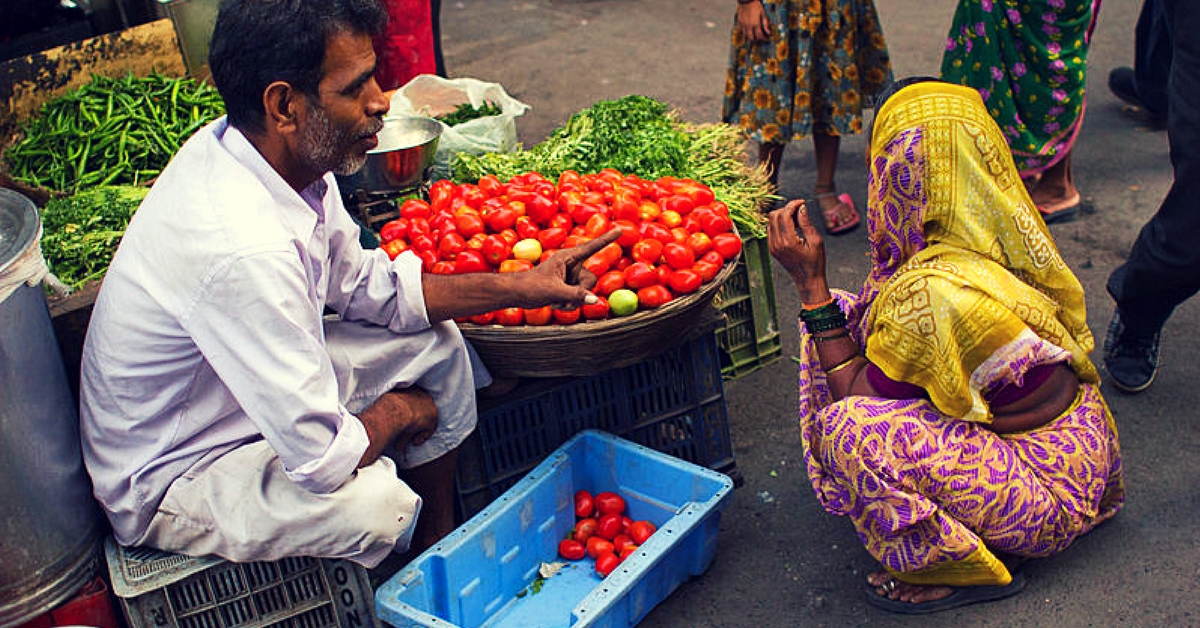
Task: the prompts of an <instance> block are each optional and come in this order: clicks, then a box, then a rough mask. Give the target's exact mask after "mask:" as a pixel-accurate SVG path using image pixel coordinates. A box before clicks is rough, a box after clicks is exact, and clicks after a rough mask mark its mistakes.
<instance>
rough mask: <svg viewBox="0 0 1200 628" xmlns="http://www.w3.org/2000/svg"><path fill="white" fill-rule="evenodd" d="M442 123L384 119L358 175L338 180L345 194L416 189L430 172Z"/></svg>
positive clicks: (410, 119)
mask: <svg viewBox="0 0 1200 628" xmlns="http://www.w3.org/2000/svg"><path fill="white" fill-rule="evenodd" d="M442 128H443V127H442V123H441V122H438V121H437V120H434V119H433V118H422V117H417V116H412V117H396V118H385V119H384V121H383V130H382V131H380V132H379V135H378V138H379V145H378V146H376V147H375V148H374V149H373V150H371V151H369V152H368V153H367V162H366V164H364V165H363V167H362V169H360V170H359V171H358V172H356V173H354V174H352V175H347V176H344V177H339V180H338V185H339V186H340V187H341V188H342V191H343V192H345V193H350V194H353V193H355V192H360V191H361V192H366V193H368V194H380V193H388V192H391V193H400V192H408V191H411V190H414V189H416V188H418V187H420V186H421V185H422V184H423V183H425V180H426V179H427V178H428V176H429V173H430V172H431V171H432V169H433V158H434V156H435V155H436V154H437V144H438V138H439V137H440V136H441V134H442Z"/></svg>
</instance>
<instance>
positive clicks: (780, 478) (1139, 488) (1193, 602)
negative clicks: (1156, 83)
mask: <svg viewBox="0 0 1200 628" xmlns="http://www.w3.org/2000/svg"><path fill="white" fill-rule="evenodd" d="M876 2H877V3H878V7H879V10H880V13H881V15H882V19H883V26H884V32H885V36H886V37H887V39H888V43H889V46H890V49H891V53H892V55H893V62H894V66H895V69H896V73H897V75H898V76H907V75H914V74H936V72H937V69H938V64H939V61H940V55H941V47H942V42H943V41H944V38H945V34H946V31H947V29H948V27H949V23H950V18H951V15H952V13H953V10H954V5H955V2H954V1H953V0H921V1H908V2H901V1H900V0H876ZM1138 8H1139V3H1138V2H1137V1H1136V0H1105V2H1104V6H1103V10H1102V12H1101V15H1100V19H1099V24H1098V26H1097V29H1096V32H1095V36H1094V43H1093V46H1092V51H1091V58H1090V62H1089V63H1090V72H1089V90H1090V93H1089V96H1090V97H1089V101H1088V106H1089V109H1088V113H1087V118H1086V121H1085V124H1084V128H1083V130H1082V134H1081V137H1080V139H1079V142H1078V144H1077V155H1076V158H1075V170H1076V177H1077V178H1078V184H1079V186H1080V187H1081V188H1082V190H1083V192H1084V195H1085V198H1086V199H1087V200H1088V201H1090V202H1091V204H1092V206H1093V208H1094V211H1092V212H1091V213H1089V214H1087V215H1085V216H1083V217H1082V218H1081V219H1079V220H1077V221H1075V222H1073V223H1068V224H1063V225H1054V226H1053V227H1052V231H1053V233H1054V234H1055V236H1056V238H1057V239H1058V243H1059V246H1060V248H1061V250H1062V251H1063V254H1064V256H1065V257H1066V259H1067V261H1068V263H1069V264H1070V265H1071V266H1072V268H1073V269H1074V270H1075V271H1076V273H1077V274H1078V275H1079V277H1080V279H1081V281H1082V282H1083V283H1084V286H1085V288H1086V289H1087V290H1088V313H1089V322H1090V326H1091V328H1092V331H1093V333H1094V335H1095V336H1096V338H1097V345H1100V344H1101V343H1102V342H1103V335H1104V329H1105V327H1106V326H1107V324H1108V321H1109V318H1110V316H1111V309H1112V304H1111V302H1110V301H1109V299H1108V297H1107V295H1106V294H1105V292H1104V288H1103V286H1104V280H1105V278H1106V277H1107V274H1108V272H1109V271H1110V270H1111V269H1112V268H1113V267H1114V266H1115V265H1116V264H1117V263H1119V261H1120V260H1121V259H1122V258H1123V256H1124V255H1125V254H1126V252H1127V250H1128V247H1129V245H1130V243H1131V242H1132V241H1133V238H1134V236H1135V235H1136V232H1137V228H1138V227H1139V226H1140V225H1141V224H1142V222H1143V221H1145V220H1146V219H1147V218H1148V217H1149V216H1150V215H1151V214H1152V213H1153V211H1154V210H1155V208H1156V207H1157V204H1158V202H1159V200H1160V199H1161V198H1162V196H1163V195H1164V194H1165V192H1166V190H1167V187H1168V186H1169V184H1170V178H1171V173H1170V167H1169V162H1168V155H1167V142H1166V137H1165V135H1164V134H1163V133H1162V132H1155V131H1152V130H1148V129H1145V128H1141V127H1139V126H1138V125H1137V124H1136V123H1134V122H1131V121H1130V120H1129V119H1128V118H1126V117H1125V116H1123V115H1122V114H1121V113H1120V111H1119V105H1118V101H1117V100H1116V99H1115V98H1114V97H1113V96H1112V95H1111V94H1110V93H1109V92H1108V89H1107V87H1106V82H1105V81H1106V78H1107V75H1108V71H1109V70H1110V69H1111V68H1113V67H1116V66H1119V65H1125V64H1128V63H1129V60H1130V59H1131V58H1132V51H1133V24H1134V22H1135V21H1136V17H1137V11H1138ZM733 13H734V1H733V0H696V1H692V2H685V1H680V0H443V8H442V28H443V38H444V39H443V43H444V47H445V57H446V62H447V66H448V69H449V72H450V74H451V76H470V77H474V78H479V79H482V80H487V81H495V82H499V83H501V84H502V85H504V86H505V88H506V89H507V90H508V91H509V93H510V94H512V95H513V96H515V97H516V98H518V99H520V100H522V101H524V102H526V103H528V104H530V105H531V106H532V108H531V110H530V111H529V112H528V113H527V114H525V116H523V117H521V118H519V119H518V123H517V127H518V133H519V136H520V139H521V141H522V142H524V143H526V144H527V145H531V144H534V143H537V142H538V141H540V140H542V139H543V138H545V137H546V135H547V134H548V133H549V132H550V131H551V130H553V129H554V128H556V127H557V126H559V125H561V124H562V123H563V122H565V121H566V119H567V118H568V117H569V116H570V115H571V114H572V113H574V112H575V111H578V110H580V109H582V108H585V107H587V106H589V105H591V104H592V103H594V102H595V101H597V100H600V99H611V98H619V97H621V96H625V95H628V94H631V93H640V94H645V95H647V96H651V97H654V98H658V99H660V100H663V101H665V102H668V103H670V104H671V105H673V106H674V107H676V108H678V109H679V110H680V112H681V113H682V114H683V116H684V117H685V118H686V119H689V120H694V121H713V120H716V119H717V117H718V116H719V114H720V106H721V91H722V88H723V81H724V72H725V65H726V59H727V55H728V46H729V43H728V41H729V39H728V38H729V30H730V27H731V24H732V19H733ZM864 141H865V140H864V138H862V137H861V136H856V137H852V138H848V139H847V140H846V141H845V142H844V143H843V152H842V159H841V164H842V165H841V168H840V170H839V173H838V183H839V185H840V187H841V188H842V189H843V190H846V191H850V192H851V193H852V194H853V195H854V197H855V198H856V199H857V200H858V202H859V204H860V206H861V205H862V203H863V196H864V191H865V188H866V174H865V171H864V169H863V168H862V166H861V164H862V163H863V150H864ZM813 176H814V166H813V160H812V151H811V143H808V142H802V143H798V144H795V145H793V146H792V147H790V148H789V149H788V151H787V153H786V156H785V163H784V169H783V172H782V188H783V193H784V194H785V195H786V196H792V197H794V196H803V195H805V194H809V195H810V196H811V190H812V183H813ZM828 248H829V250H830V261H829V268H830V273H831V281H832V283H833V284H835V285H837V286H840V287H847V288H857V286H858V285H859V284H860V282H861V280H862V278H863V277H864V276H865V273H866V271H867V260H866V259H865V257H864V253H865V252H866V250H867V247H866V238H865V235H864V231H863V230H862V229H859V230H858V231H856V232H855V233H854V234H851V235H847V236H844V237H840V238H836V239H832V240H831V241H829V242H828ZM775 273H776V274H775V282H776V287H777V290H776V294H777V300H778V307H779V312H780V321H779V322H780V325H781V327H782V332H783V339H784V343H785V346H784V355H785V356H790V355H793V354H794V353H795V343H796V342H797V332H796V329H795V322H794V321H795V318H794V316H795V312H796V311H797V309H798V303H797V301H796V299H795V297H794V295H793V294H792V293H791V291H790V285H789V283H788V282H787V278H786V276H784V275H783V274H782V272H781V271H780V270H779V268H778V267H776V268H775ZM1198 324H1200V306H1198V304H1197V303H1187V304H1185V305H1184V306H1182V307H1181V308H1180V310H1179V311H1178V312H1177V314H1176V316H1175V317H1174V319H1172V321H1171V322H1170V323H1169V324H1168V326H1167V328H1166V330H1165V332H1164V338H1163V351H1162V360H1163V363H1164V368H1163V370H1162V371H1161V372H1160V374H1159V378H1158V381H1157V382H1156V383H1155V384H1154V386H1153V388H1151V390H1150V391H1148V392H1147V393H1145V394H1143V395H1140V396H1136V397H1129V396H1123V395H1121V394H1119V393H1117V392H1116V391H1115V390H1113V389H1111V388H1107V387H1106V391H1107V395H1108V400H1109V403H1110V405H1111V406H1112V408H1113V411H1114V412H1115V414H1116V417H1117V421H1118V424H1119V425H1120V428H1121V430H1122V434H1121V435H1122V446H1123V448H1124V456H1125V458H1124V460H1125V468H1126V477H1127V482H1128V503H1127V505H1126V508H1125V510H1124V511H1123V512H1122V513H1121V514H1120V515H1118V517H1117V518H1116V519H1114V520H1113V521H1111V522H1110V523H1108V524H1106V525H1104V526H1102V527H1101V528H1100V529H1099V530H1097V531H1095V532H1094V533H1092V534H1091V535H1089V536H1088V537H1086V538H1084V539H1082V540H1081V541H1080V542H1078V543H1077V544H1076V545H1075V546H1074V547H1072V548H1071V549H1070V550H1069V551H1067V552H1066V553H1064V554H1062V555H1060V556H1058V557H1055V558H1053V559H1050V560H1044V561H1038V562H1035V563H1031V564H1029V565H1028V566H1027V569H1026V573H1027V576H1028V578H1029V584H1028V588H1027V589H1026V590H1025V592H1024V593H1022V594H1021V595H1019V596H1017V597H1015V598H1011V599H1009V600H1005V601H1001V602H997V603H993V604H988V605H982V606H975V607H971V608H966V609H961V610H956V611H949V612H946V613H941V614H937V615H933V616H928V617H919V618H918V617H903V616H894V615H890V614H887V613H883V612H881V611H877V610H875V609H873V608H872V607H869V606H867V604H866V602H865V601H864V598H863V591H862V582H863V579H864V576H865V574H866V573H867V572H868V571H869V570H871V569H873V564H872V560H871V559H870V557H869V556H868V555H867V554H866V552H865V551H864V550H863V549H862V547H861V546H860V545H859V543H858V541H857V539H856V537H855V535H854V532H853V529H852V527H851V525H850V523H849V522H848V521H845V520H843V519H841V518H838V517H834V516H832V515H828V514H826V513H825V512H824V511H823V510H822V509H821V508H820V506H819V505H818V504H817V503H816V500H815V498H814V497H813V494H812V491H811V489H810V488H809V485H808V482H807V478H806V476H805V474H804V469H803V466H802V464H801V458H800V450H799V436H798V431H797V429H796V423H795V370H794V366H793V365H792V363H791V362H790V360H788V359H786V357H785V359H784V360H781V361H779V362H776V363H775V364H773V365H771V366H770V367H768V368H765V369H761V370H759V371H757V372H755V373H752V374H750V375H748V376H745V377H743V378H740V379H738V380H735V381H733V382H729V383H727V384H726V397H727V400H728V403H729V410H730V414H731V429H732V432H733V440H734V451H735V455H736V457H737V461H738V466H739V469H740V470H741V472H742V474H743V475H744V476H745V485H744V486H743V487H741V488H740V489H738V490H737V491H735V494H734V498H733V500H732V504H731V506H730V507H729V508H728V510H727V511H726V512H725V514H724V515H723V517H722V520H721V528H722V529H721V534H720V540H719V545H718V549H717V554H716V559H715V561H714V563H713V565H712V567H711V568H710V569H709V570H708V572H707V573H706V574H704V575H703V576H702V577H700V578H697V579H695V580H693V581H691V582H688V583H686V584H685V585H684V586H682V587H681V588H680V589H679V590H678V591H676V592H675V593H674V594H673V595H672V596H671V597H670V598H669V599H668V600H667V601H666V602H664V603H663V604H661V605H659V606H658V607H657V608H656V609H655V610H654V611H652V612H651V613H650V615H649V616H648V617H647V618H646V619H645V620H644V621H643V622H642V624H641V626H643V627H645V628H683V627H688V628H706V627H741V626H754V627H756V628H773V627H793V626H856V625H867V624H871V625H897V626H918V625H919V626H954V627H960V626H1034V627H1043V626H1044V627H1053V628H1070V627H1074V626H1200V531H1198V529H1197V522H1200V500H1198V499H1197V496H1198V495H1200V490H1197V488H1196V486H1195V485H1196V483H1197V481H1200V456H1198V455H1200V417H1198V416H1197V415H1198V414H1200V412H1198V411H1197V408H1200V386H1197V385H1196V383H1197V382H1200V377H1198V374H1200V368H1198V365H1200V359H1197V356H1200V341H1198V340H1197V334H1195V333H1194V330H1195V329H1197V325H1198ZM1093 357H1094V358H1095V359H1097V360H1099V349H1097V352H1096V353H1094V354H1093Z"/></svg>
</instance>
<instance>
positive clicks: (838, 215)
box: [812, 130, 859, 235]
mask: <svg viewBox="0 0 1200 628" xmlns="http://www.w3.org/2000/svg"><path fill="white" fill-rule="evenodd" d="M812 140H813V154H814V157H815V160H816V162H817V180H816V184H815V185H814V186H813V187H814V189H813V191H814V192H815V193H816V197H817V205H818V206H820V208H821V213H822V215H824V217H825V229H826V231H828V232H829V233H830V234H834V235H836V234H841V233H846V232H848V231H850V230H851V229H853V228H854V227H855V226H857V225H858V223H859V217H858V211H857V210H856V209H855V208H854V202H853V201H852V200H850V196H849V195H848V194H838V191H837V183H835V182H834V175H835V174H837V162H838V152H839V151H840V150H841V146H842V138H841V137H839V136H837V135H830V134H826V133H821V132H818V131H816V130H814V131H813V136H812Z"/></svg>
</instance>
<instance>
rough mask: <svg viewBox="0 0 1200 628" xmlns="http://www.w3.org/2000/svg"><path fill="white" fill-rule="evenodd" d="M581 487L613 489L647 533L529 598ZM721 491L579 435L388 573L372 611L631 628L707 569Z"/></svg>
mask: <svg viewBox="0 0 1200 628" xmlns="http://www.w3.org/2000/svg"><path fill="white" fill-rule="evenodd" d="M581 488H586V489H588V490H590V491H593V492H596V491H601V490H614V491H616V492H617V493H619V494H620V495H622V496H623V497H624V498H625V500H626V506H627V512H628V514H629V516H630V517H631V518H633V519H635V520H639V519H646V520H649V521H651V522H653V523H654V524H655V525H656V526H657V527H658V531H657V532H656V533H655V534H654V535H653V536H651V537H650V538H649V539H648V540H647V541H646V542H645V543H643V544H642V546H641V548H640V549H639V550H638V551H637V552H636V553H635V554H633V555H631V556H630V557H629V558H627V559H626V560H625V561H624V562H622V563H621V565H620V566H619V567H618V568H617V569H616V570H615V571H614V572H612V573H611V574H610V575H609V576H608V577H607V578H604V579H603V580H602V579H601V578H600V577H599V576H598V575H596V574H595V572H594V571H593V569H592V561H591V560H589V559H583V560H578V561H572V562H569V563H568V566H567V567H565V568H563V570H562V571H560V572H559V573H558V574H556V575H554V576H552V577H550V578H547V579H545V581H544V583H543V585H542V587H541V589H540V590H539V591H537V592H536V593H534V592H532V591H531V584H532V582H533V581H534V579H535V578H536V577H537V575H538V568H539V567H540V566H541V564H542V563H548V562H554V561H558V560H561V559H560V558H559V557H558V555H557V548H558V542H559V541H560V540H561V539H563V538H565V537H566V534H567V532H569V531H570V530H571V528H572V527H573V526H574V523H575V514H574V495H575V491H576V490H577V489H581ZM732 490H733V480H732V479H730V478H729V477H728V476H726V475H724V474H722V473H718V472H716V471H712V470H710V469H706V468H704V467H701V466H699V465H695V464H692V463H689V462H686V461H683V460H679V459H678V458H675V457H672V456H668V455H665V454H662V453H660V452H656V451H654V450H652V449H649V448H648V447H644V446H641V445H638V444H636V443H632V442H630V441H627V440H625V439H622V438H618V437H616V436H613V435H611V434H607V433H604V432H599V431H596V430H586V431H583V432H580V433H579V434H577V435H576V436H574V437H573V438H571V439H570V440H568V441H567V442H566V443H565V444H563V445H562V447H560V448H559V449H558V450H556V451H555V452H554V453H553V454H552V455H550V456H549V457H548V458H546V459H545V460H544V461H543V462H542V463H541V464H539V465H538V466H537V467H535V468H534V469H533V471H531V472H530V473H529V474H528V475H526V476H525V477H524V478H523V479H522V480H521V481H520V482H518V483H517V484H516V485H514V486H513V487H512V488H511V489H509V490H508V491H507V492H505V493H504V494H503V495H502V496H501V497H500V498H499V499H497V500H496V501H494V502H492V503H491V504H490V505H489V506H488V507H487V508H485V509H483V510H482V511H481V512H479V514H477V515H476V516H474V517H472V518H471V519H470V520H469V521H467V522H466V523H464V524H463V525H462V526H460V527H459V528H458V529H457V530H455V531H454V532H452V533H451V534H450V535H449V536H447V537H446V538H445V539H443V540H442V541H441V542H440V543H438V544H437V545H435V546H434V547H432V548H430V549H429V550H428V551H426V552H425V553H423V554H421V555H420V556H419V557H417V558H416V559H415V560H414V561H412V562H411V563H409V564H408V565H407V566H406V567H404V568H403V569H401V570H400V571H399V572H397V573H396V574H395V575H394V576H392V578H391V579H389V580H388V581H387V582H385V583H384V584H383V586H382V587H380V588H379V590H378V591H377V592H376V594H375V608H376V610H377V612H378V613H379V617H380V619H382V620H383V621H384V623H386V624H389V625H391V626H395V627H396V628H409V627H412V626H422V627H437V628H451V627H463V628H466V627H475V626H487V627H488V628H503V627H510V628H516V627H520V628H551V627H559V626H561V627H564V628H565V627H567V626H571V627H575V628H583V627H585V626H586V627H590V628H599V627H619V626H625V627H628V626H634V625H636V624H637V623H638V622H639V621H641V620H642V619H643V618H644V617H645V616H646V614H647V613H649V612H650V610H651V609H653V608H654V607H655V606H656V605H658V603H659V602H662V601H663V600H664V599H666V597H667V596H668V595H670V594H671V592H672V591H674V590H675V589H676V588H677V587H678V586H679V585H680V584H682V583H683V582H685V581H686V580H687V579H689V578H691V577H694V576H698V575H700V574H702V573H704V571H705V570H706V569H707V568H708V566H709V564H711V562H712V560H713V557H714V553H715V552H716V543H717V531H718V529H719V524H720V516H721V511H722V510H724V508H725V506H726V505H727V504H728V501H729V498H730V497H731V492H732Z"/></svg>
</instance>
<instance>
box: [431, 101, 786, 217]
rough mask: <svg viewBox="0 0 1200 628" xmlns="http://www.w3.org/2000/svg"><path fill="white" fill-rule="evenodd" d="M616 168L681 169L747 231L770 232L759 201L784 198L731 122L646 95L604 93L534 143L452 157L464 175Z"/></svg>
mask: <svg viewBox="0 0 1200 628" xmlns="http://www.w3.org/2000/svg"><path fill="white" fill-rule="evenodd" d="M604 168H615V169H616V170H618V171H620V172H622V173H625V174H634V175H637V176H639V177H642V178H645V179H655V178H658V177H661V176H668V175H669V176H676V177H684V178H690V179H695V180H697V181H699V182H701V183H704V184H705V185H707V186H709V187H710V188H712V190H713V193H714V194H715V195H716V197H717V199H718V200H720V201H722V202H724V203H725V204H726V205H728V206H729V209H730V216H731V217H732V218H733V220H734V222H736V223H737V225H738V229H739V231H740V233H741V234H742V236H743V237H748V238H758V237H763V236H764V235H765V234H766V227H765V219H764V217H763V216H762V214H761V213H759V208H760V207H761V206H763V205H765V204H766V203H768V202H770V201H771V200H774V199H776V198H778V197H777V196H775V195H774V190H773V188H772V186H771V183H770V179H769V178H768V176H767V173H766V171H765V170H764V169H763V168H761V167H751V166H748V165H747V164H746V163H745V137H744V135H743V134H742V132H741V130H740V129H738V128H736V127H733V126H730V125H727V124H704V125H689V124H685V123H683V122H681V121H680V120H679V118H678V116H677V115H675V114H674V113H673V112H670V111H668V109H667V105H666V104H664V103H662V102H659V101H657V100H654V99H652V98H648V97H646V96H640V95H632V96H626V97H624V98H621V99H619V100H602V101H599V102H597V103H595V104H594V105H592V106H591V107H589V108H587V109H584V110H582V111H580V112H578V113H576V114H575V115H573V116H571V119H570V120H568V121H567V123H566V124H565V125H563V126H562V127H559V128H558V129H555V130H554V131H553V132H552V133H551V134H550V136H549V137H548V138H546V140H544V141H543V142H541V143H539V144H537V145H535V146H533V147H532V148H530V149H529V150H517V151H514V152H511V153H484V154H482V155H468V154H465V153H460V154H459V155H456V156H455V157H454V160H453V162H452V165H451V169H452V177H453V179H454V180H455V181H456V182H458V183H463V182H475V181H478V180H479V178H480V177H482V176H483V175H485V174H492V175H495V176H497V177H498V178H500V180H502V181H507V180H508V179H510V178H512V177H513V176H516V175H518V174H523V173H526V172H539V173H541V174H542V175H544V176H546V177H547V178H550V179H555V178H557V177H558V176H559V175H560V174H561V173H562V172H563V171H564V170H574V171H576V172H579V173H585V174H586V173H594V172H599V171H600V170H602V169H604Z"/></svg>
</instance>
